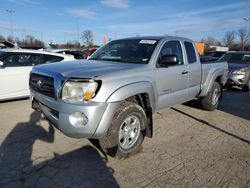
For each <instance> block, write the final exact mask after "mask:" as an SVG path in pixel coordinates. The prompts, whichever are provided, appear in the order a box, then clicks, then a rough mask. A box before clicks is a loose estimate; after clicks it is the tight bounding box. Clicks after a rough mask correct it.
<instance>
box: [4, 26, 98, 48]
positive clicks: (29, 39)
mask: <svg viewBox="0 0 250 188" xmlns="http://www.w3.org/2000/svg"><path fill="white" fill-rule="evenodd" d="M80 39H81V41H82V44H81V43H80V42H79V41H76V40H75V41H67V42H66V43H63V44H52V43H51V44H50V45H51V46H53V47H56V48H70V49H72V48H74V49H82V48H92V47H97V46H98V45H95V44H94V35H93V32H92V31H91V30H85V31H83V32H82V33H81V36H80ZM3 41H9V42H12V43H16V44H17V45H18V46H20V47H22V48H45V47H46V45H45V43H44V42H43V41H42V40H40V39H38V38H36V37H34V36H32V35H26V36H25V37H24V38H22V39H20V38H19V37H16V38H14V37H12V36H8V37H7V38H5V37H4V36H3V35H1V34H0V42H3Z"/></svg>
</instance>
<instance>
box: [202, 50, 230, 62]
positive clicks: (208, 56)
mask: <svg viewBox="0 0 250 188" xmlns="http://www.w3.org/2000/svg"><path fill="white" fill-rule="evenodd" d="M225 53H226V52H222V51H216V52H206V53H205V55H203V56H202V58H203V59H204V60H205V62H209V61H217V60H218V59H219V58H220V57H222V56H223V55H224V54H225Z"/></svg>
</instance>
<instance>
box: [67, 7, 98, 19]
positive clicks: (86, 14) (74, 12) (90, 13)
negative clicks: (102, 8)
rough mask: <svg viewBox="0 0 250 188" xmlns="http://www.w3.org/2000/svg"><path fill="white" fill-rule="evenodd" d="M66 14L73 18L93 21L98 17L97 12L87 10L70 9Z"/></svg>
mask: <svg viewBox="0 0 250 188" xmlns="http://www.w3.org/2000/svg"><path fill="white" fill-rule="evenodd" d="M66 12H67V13H69V14H71V15H73V16H77V17H82V18H88V19H93V18H95V17H96V12H94V11H91V10H86V9H68V10H67V11H66Z"/></svg>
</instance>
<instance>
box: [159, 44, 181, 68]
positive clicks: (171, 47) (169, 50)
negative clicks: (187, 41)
mask: <svg viewBox="0 0 250 188" xmlns="http://www.w3.org/2000/svg"><path fill="white" fill-rule="evenodd" d="M165 55H175V56H176V57H177V60H178V64H179V65H182V64H183V63H184V62H183V53H182V49H181V44H180V42H179V41H169V42H166V43H165V44H164V45H163V47H162V49H161V52H160V55H159V60H160V59H161V58H162V57H163V56H165Z"/></svg>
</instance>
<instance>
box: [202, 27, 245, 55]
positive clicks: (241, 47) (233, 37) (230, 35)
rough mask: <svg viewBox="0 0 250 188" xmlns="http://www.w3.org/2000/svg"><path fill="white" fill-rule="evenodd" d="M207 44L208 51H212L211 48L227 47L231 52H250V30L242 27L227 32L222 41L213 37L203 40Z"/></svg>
mask: <svg viewBox="0 0 250 188" xmlns="http://www.w3.org/2000/svg"><path fill="white" fill-rule="evenodd" d="M201 42H204V43H205V46H206V49H207V51H209V50H211V48H210V46H211V45H212V46H225V47H228V48H229V50H235V51H250V30H249V29H247V28H245V27H242V28H239V29H238V30H236V31H235V30H232V31H227V32H226V33H225V34H224V36H223V38H222V40H221V41H220V40H217V39H216V38H214V37H212V36H208V37H207V38H205V39H204V38H203V39H201Z"/></svg>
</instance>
